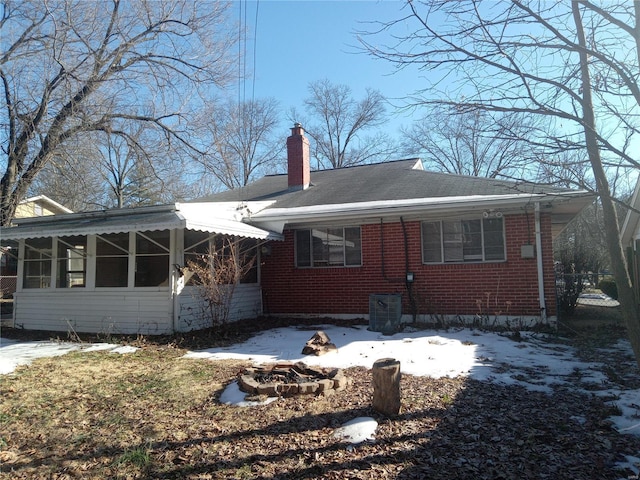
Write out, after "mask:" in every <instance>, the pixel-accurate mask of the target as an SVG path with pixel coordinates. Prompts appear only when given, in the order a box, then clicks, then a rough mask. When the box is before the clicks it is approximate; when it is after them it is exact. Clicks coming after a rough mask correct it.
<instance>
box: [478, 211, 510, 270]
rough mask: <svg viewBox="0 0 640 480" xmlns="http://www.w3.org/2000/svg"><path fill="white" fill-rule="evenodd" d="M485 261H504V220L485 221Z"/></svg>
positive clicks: (491, 219) (492, 219)
mask: <svg viewBox="0 0 640 480" xmlns="http://www.w3.org/2000/svg"><path fill="white" fill-rule="evenodd" d="M482 226H483V229H484V258H485V260H504V259H505V254H504V225H503V222H502V218H488V219H485V220H483V225H482Z"/></svg>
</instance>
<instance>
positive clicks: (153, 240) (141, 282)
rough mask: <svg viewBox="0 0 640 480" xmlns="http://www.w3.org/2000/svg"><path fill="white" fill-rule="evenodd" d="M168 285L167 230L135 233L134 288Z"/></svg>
mask: <svg viewBox="0 0 640 480" xmlns="http://www.w3.org/2000/svg"><path fill="white" fill-rule="evenodd" d="M166 285H169V230H163V231H159V232H137V233H136V276H135V286H136V287H155V286H166Z"/></svg>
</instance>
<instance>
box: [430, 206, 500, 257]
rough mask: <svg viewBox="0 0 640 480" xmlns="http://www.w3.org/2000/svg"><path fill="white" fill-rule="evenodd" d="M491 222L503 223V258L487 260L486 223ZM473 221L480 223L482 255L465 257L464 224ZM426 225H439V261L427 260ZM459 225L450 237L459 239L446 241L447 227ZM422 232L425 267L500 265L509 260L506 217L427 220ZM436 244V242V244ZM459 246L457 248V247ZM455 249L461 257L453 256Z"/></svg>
mask: <svg viewBox="0 0 640 480" xmlns="http://www.w3.org/2000/svg"><path fill="white" fill-rule="evenodd" d="M490 220H500V221H501V223H502V258H495V259H493V258H489V259H488V258H487V248H488V247H489V246H488V245H487V244H486V236H485V222H487V221H490ZM471 221H479V222H480V241H481V250H482V251H481V254H480V255H478V254H473V255H471V254H469V255H465V254H464V235H465V233H464V230H465V229H464V222H471ZM426 224H437V225H439V231H440V260H438V261H432V260H429V261H428V260H426V258H425V257H426V255H425V251H426V248H425V225H426ZM447 224H448V225H450V226H453V225H456V224H457V225H458V228H454V229H453V230H455V232H453V233H449V235H455V236H457V238H454V239H450V240H448V241H447V240H445V225H447ZM420 232H421V240H420V246H421V250H422V263H423V264H425V265H438V264H452V263H461V264H462V263H464V264H468V263H500V262H505V261H506V260H507V241H506V234H505V222H504V217H500V218H491V219H486V218H483V217H480V218H477V217H472V218H451V219H442V220H425V221H423V222H421V227H420ZM434 243H435V242H434ZM448 245H449V247H447V246H448ZM456 245H457V247H456ZM454 248H457V249H458V250H459V253H460V254H459V255H455V256H454V255H451V254H452V253H454ZM448 252H449V254H450V255H449V256H447V253H448Z"/></svg>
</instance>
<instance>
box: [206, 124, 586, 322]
mask: <svg viewBox="0 0 640 480" xmlns="http://www.w3.org/2000/svg"><path fill="white" fill-rule="evenodd" d="M287 153H288V173H287V174H286V175H272V176H267V177H264V178H262V179H260V180H258V181H256V182H254V183H252V184H250V185H248V186H246V187H245V188H243V189H240V190H235V191H229V192H224V193H220V194H217V195H213V196H211V197H209V198H206V199H204V201H207V202H216V201H232V200H236V201H242V202H253V201H270V202H273V204H271V205H269V206H268V207H267V208H264V209H262V210H260V211H258V212H255V213H254V214H252V215H251V216H250V217H249V219H248V221H249V222H250V223H251V224H252V225H254V226H258V227H260V228H263V229H267V230H270V231H274V232H278V233H282V234H283V235H284V241H283V242H272V243H271V244H270V245H269V246H268V248H265V249H263V250H264V252H265V253H266V254H265V255H263V256H262V258H261V286H262V291H263V311H264V312H265V313H268V314H272V315H291V316H298V315H304V316H318V317H323V316H327V317H338V318H367V317H369V315H376V316H378V315H380V316H382V318H383V319H385V316H386V315H393V316H394V318H395V321H402V322H412V321H424V322H436V323H437V322H449V321H456V322H465V323H469V322H477V321H482V322H491V323H493V322H499V323H505V322H519V323H521V324H526V325H530V324H532V323H538V322H544V323H546V322H554V321H555V320H556V298H555V278H554V269H553V251H552V240H553V237H554V236H555V235H556V234H557V233H559V232H560V231H561V230H562V228H564V226H565V225H566V224H567V223H568V222H569V221H570V220H571V219H572V218H573V217H574V216H575V215H576V214H577V213H578V212H579V211H580V210H581V209H582V208H583V207H584V206H586V205H587V204H589V203H590V202H591V201H593V197H592V196H591V195H590V194H588V193H587V192H584V191H570V190H566V189H559V188H554V187H549V186H547V185H538V184H531V183H525V182H508V181H503V180H496V179H489V178H478V177H467V176H460V175H450V174H443V173H434V172H428V171H425V170H424V169H423V168H422V163H421V161H420V160H419V159H409V160H399V161H393V162H386V163H380V164H373V165H362V166H356V167H349V168H342V169H335V170H325V171H315V172H311V171H310V165H309V143H308V141H307V139H306V138H305V136H304V130H303V129H302V127H301V126H300V125H296V126H294V128H293V129H292V135H291V136H290V137H289V138H288V140H287ZM388 300H391V301H393V302H395V303H396V305H395V306H394V308H395V309H396V310H395V311H394V312H391V311H390V310H389V308H390V306H389V305H388V304H387V303H388ZM398 302H399V305H400V306H398V305H397V304H398ZM378 307H381V308H378ZM378 310H380V311H378ZM398 310H399V311H398ZM370 320H371V319H370Z"/></svg>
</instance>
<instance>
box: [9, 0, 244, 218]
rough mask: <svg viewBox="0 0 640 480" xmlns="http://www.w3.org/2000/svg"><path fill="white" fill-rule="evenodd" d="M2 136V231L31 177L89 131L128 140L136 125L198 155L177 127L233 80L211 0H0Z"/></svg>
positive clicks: (227, 45) (221, 8)
mask: <svg viewBox="0 0 640 480" xmlns="http://www.w3.org/2000/svg"><path fill="white" fill-rule="evenodd" d="M0 8H1V11H0V34H1V35H2V39H3V42H2V45H3V51H2V52H0V86H1V88H2V110H1V111H2V114H1V116H0V127H1V128H2V133H1V134H0V142H1V148H2V152H3V157H4V158H3V159H2V161H1V164H2V167H3V169H4V174H3V176H2V179H1V180H0V212H1V218H0V220H1V221H0V223H1V224H2V225H6V224H8V223H9V222H10V220H11V218H12V217H13V214H14V212H15V208H16V205H17V204H18V202H19V201H20V200H21V199H22V198H23V197H24V195H25V194H26V192H27V190H28V189H29V187H30V185H31V184H32V183H33V181H34V179H35V178H36V176H37V175H38V174H39V173H40V172H42V170H43V169H44V168H45V166H46V165H47V164H48V163H49V162H51V161H52V159H53V158H54V157H55V155H56V153H57V152H58V151H59V150H60V149H61V148H63V147H64V145H65V144H66V143H67V142H70V141H72V140H73V139H75V138H78V137H79V136H81V135H83V134H86V133H87V132H102V133H103V134H106V135H109V136H120V137H123V138H128V137H129V136H130V134H131V131H130V130H128V129H129V128H130V127H131V126H132V125H136V124H140V123H144V124H147V125H148V127H149V128H153V129H155V130H156V131H157V132H158V133H159V134H161V135H162V136H163V141H164V142H166V143H167V144H171V143H179V144H182V145H188V146H189V147H191V148H196V144H195V142H192V140H191V138H190V137H189V135H188V130H187V128H186V126H185V121H186V119H188V118H189V116H190V115H189V114H190V111H191V110H193V109H195V108H200V107H201V102H202V99H203V98H204V95H206V94H207V92H210V91H211V90H212V89H216V88H218V87H220V86H223V85H225V84H226V82H227V81H228V80H229V79H230V78H231V75H233V68H232V67H233V63H232V61H231V60H230V58H231V55H232V54H233V53H234V52H233V49H232V48H231V47H232V43H233V41H234V40H233V39H234V38H235V36H234V35H233V34H232V33H230V32H228V31H227V30H226V25H227V24H228V22H227V4H223V3H221V2H218V1H216V0H208V1H206V2H204V3H200V2H197V1H194V0H167V1H162V2H158V1H155V0H138V1H136V2H121V1H120V0H110V1H104V2H86V1H82V0H55V1H50V2H41V1H38V0H20V1H16V2H13V1H11V0H4V1H3V2H2V5H1V6H0Z"/></svg>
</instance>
